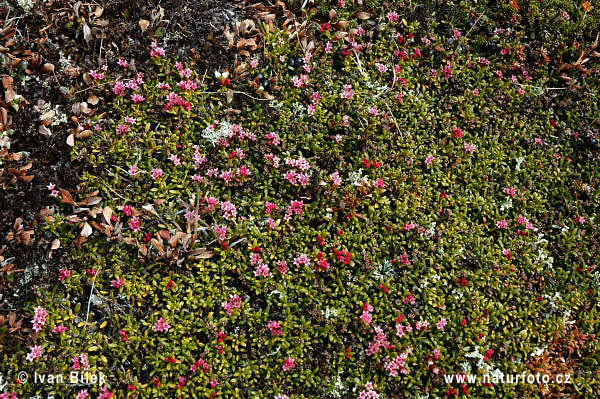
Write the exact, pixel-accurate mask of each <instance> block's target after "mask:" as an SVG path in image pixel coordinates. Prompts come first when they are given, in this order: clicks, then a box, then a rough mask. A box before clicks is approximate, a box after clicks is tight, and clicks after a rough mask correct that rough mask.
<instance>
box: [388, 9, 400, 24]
mask: <svg viewBox="0 0 600 399" xmlns="http://www.w3.org/2000/svg"><path fill="white" fill-rule="evenodd" d="M387 19H388V21H390V22H391V23H396V22H398V14H397V13H396V12H394V11H392V12H388V13H387Z"/></svg>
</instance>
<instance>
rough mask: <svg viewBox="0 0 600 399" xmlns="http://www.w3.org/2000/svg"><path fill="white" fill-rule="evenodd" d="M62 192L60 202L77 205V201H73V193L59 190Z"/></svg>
mask: <svg viewBox="0 0 600 399" xmlns="http://www.w3.org/2000/svg"><path fill="white" fill-rule="evenodd" d="M59 190H60V201H61V202H62V203H63V204H70V205H75V201H73V197H71V193H70V192H68V191H67V190H65V189H62V188H61V189H59Z"/></svg>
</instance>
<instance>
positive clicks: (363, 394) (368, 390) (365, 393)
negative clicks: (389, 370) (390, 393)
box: [357, 381, 379, 399]
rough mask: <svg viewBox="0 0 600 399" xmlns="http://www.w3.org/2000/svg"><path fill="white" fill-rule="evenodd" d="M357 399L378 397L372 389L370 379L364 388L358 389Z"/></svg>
mask: <svg viewBox="0 0 600 399" xmlns="http://www.w3.org/2000/svg"><path fill="white" fill-rule="evenodd" d="M357 399H379V394H378V393H377V392H375V390H374V389H373V383H372V382H371V381H369V382H367V383H366V384H365V389H364V390H362V391H360V393H359V394H358V397H357Z"/></svg>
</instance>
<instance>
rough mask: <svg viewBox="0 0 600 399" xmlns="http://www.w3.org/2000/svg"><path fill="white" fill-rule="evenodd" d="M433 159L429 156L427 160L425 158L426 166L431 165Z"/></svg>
mask: <svg viewBox="0 0 600 399" xmlns="http://www.w3.org/2000/svg"><path fill="white" fill-rule="evenodd" d="M434 159H435V157H434V156H433V155H431V154H429V155H427V158H425V163H426V164H427V165H431V163H432V162H433V160H434Z"/></svg>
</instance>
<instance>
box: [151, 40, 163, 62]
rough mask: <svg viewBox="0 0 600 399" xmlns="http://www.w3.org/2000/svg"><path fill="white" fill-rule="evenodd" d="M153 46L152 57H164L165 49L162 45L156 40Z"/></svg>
mask: <svg viewBox="0 0 600 399" xmlns="http://www.w3.org/2000/svg"><path fill="white" fill-rule="evenodd" d="M151 46H152V50H150V57H153V58H154V57H164V55H165V50H164V49H163V48H162V47H159V46H158V44H157V43H156V42H152V44H151Z"/></svg>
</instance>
